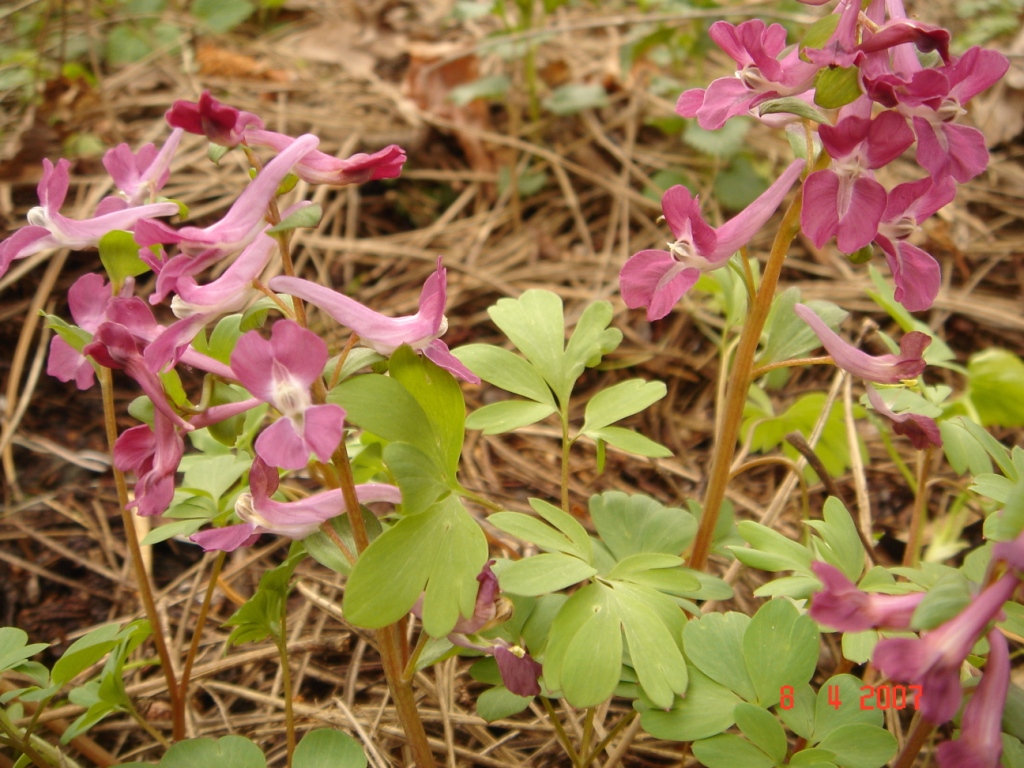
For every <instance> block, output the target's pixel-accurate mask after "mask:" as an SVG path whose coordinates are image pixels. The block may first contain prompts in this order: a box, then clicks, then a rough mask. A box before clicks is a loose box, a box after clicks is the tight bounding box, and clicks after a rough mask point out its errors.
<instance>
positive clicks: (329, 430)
mask: <svg viewBox="0 0 1024 768" xmlns="http://www.w3.org/2000/svg"><path fill="white" fill-rule="evenodd" d="M302 419H303V429H302V439H303V441H304V442H305V443H306V447H307V448H309V450H310V451H312V452H313V453H314V454H316V456H317V458H318V459H320V461H322V462H324V463H325V464H326V463H328V462H330V460H331V456H332V455H333V454H334V451H335V449H336V448H337V447H338V445H339V444H340V443H341V436H342V434H343V433H344V424H345V410H344V409H343V408H342V407H341V406H339V405H333V404H327V405H314V406H311V407H309V408H307V409H306V411H305V413H303V415H302Z"/></svg>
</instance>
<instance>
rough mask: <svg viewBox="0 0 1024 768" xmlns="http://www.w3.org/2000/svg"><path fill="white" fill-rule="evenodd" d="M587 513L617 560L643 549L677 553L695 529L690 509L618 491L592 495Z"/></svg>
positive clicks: (686, 543) (684, 546)
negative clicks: (669, 505)
mask: <svg viewBox="0 0 1024 768" xmlns="http://www.w3.org/2000/svg"><path fill="white" fill-rule="evenodd" d="M590 517H591V519H592V520H593V521H594V527H595V528H596V529H597V533H598V535H599V536H600V537H601V540H602V541H603V542H604V543H605V544H606V545H607V547H608V549H609V550H611V552H612V554H613V555H614V556H615V559H616V560H622V559H624V558H626V557H629V556H630V555H637V554H640V553H644V552H661V553H663V554H666V555H679V554H681V553H682V552H683V550H685V549H686V547H688V546H689V544H690V542H691V541H693V537H694V536H695V535H696V532H697V520H696V518H694V516H693V514H691V513H690V512H688V511H686V510H683V509H679V508H678V507H665V506H663V505H662V504H660V503H658V502H657V501H655V500H654V499H652V498H650V497H649V496H642V495H639V494H637V495H633V496H627V495H626V494H624V493H621V492H619V491H608V492H606V493H602V494H600V495H595V496H591V497H590Z"/></svg>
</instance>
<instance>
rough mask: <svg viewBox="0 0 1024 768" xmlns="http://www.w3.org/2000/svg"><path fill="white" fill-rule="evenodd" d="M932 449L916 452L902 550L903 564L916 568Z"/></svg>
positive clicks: (918, 560) (918, 559)
mask: <svg viewBox="0 0 1024 768" xmlns="http://www.w3.org/2000/svg"><path fill="white" fill-rule="evenodd" d="M931 458H932V449H931V447H930V446H929V447H928V448H926V449H925V450H923V451H918V452H917V487H916V489H915V490H916V493H915V494H914V509H913V511H912V512H911V518H910V533H908V534H907V548H906V550H904V552H903V565H904V566H905V567H907V568H916V567H917V564H918V562H920V560H921V535H922V534H923V533H924V525H925V522H926V520H927V517H928V509H927V506H928V505H927V501H928V467H929V465H930V464H931Z"/></svg>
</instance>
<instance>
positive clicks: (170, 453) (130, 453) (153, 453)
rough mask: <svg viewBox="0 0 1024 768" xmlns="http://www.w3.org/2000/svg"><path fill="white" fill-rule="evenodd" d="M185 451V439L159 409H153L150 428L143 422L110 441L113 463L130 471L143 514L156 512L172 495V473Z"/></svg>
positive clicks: (136, 503) (135, 505) (163, 508)
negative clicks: (112, 447) (112, 445)
mask: <svg viewBox="0 0 1024 768" xmlns="http://www.w3.org/2000/svg"><path fill="white" fill-rule="evenodd" d="M184 453H185V443H184V441H183V440H182V439H181V435H180V434H179V433H178V430H177V429H176V428H175V426H174V422H172V421H171V419H169V418H167V417H166V416H165V415H164V413H163V411H161V410H159V409H157V410H156V411H155V412H154V413H153V428H152V429H151V428H150V427H149V426H147V425H146V424H140V425H139V426H137V427H132V428H131V429H126V430H125V431H124V432H122V433H121V435H120V436H119V437H118V438H117V442H115V443H114V466H115V467H117V468H118V469H119V470H120V471H122V472H127V471H132V472H134V473H135V475H136V477H137V478H138V479H137V480H136V481H135V501H134V502H133V503H132V504H131V505H129V506H130V507H138V511H139V514H140V515H142V516H143V517H152V516H153V515H159V514H161V513H163V512H165V511H166V510H167V508H168V507H169V506H170V505H171V500H172V499H173V498H174V475H175V473H176V472H177V471H178V464H179V463H180V462H181V457H182V456H183V455H184Z"/></svg>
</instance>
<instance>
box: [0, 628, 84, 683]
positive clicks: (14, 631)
mask: <svg viewBox="0 0 1024 768" xmlns="http://www.w3.org/2000/svg"><path fill="white" fill-rule="evenodd" d="M49 647H50V644H49V643H32V644H31V645H28V633H27V632H25V631H24V630H22V629H18V628H17V627H2V628H0V672H6V671H7V670H9V669H13V668H14V667H17V666H19V665H20V664H21V663H22V662H24V661H25V660H26V659H28V658H30V657H32V656H35V655H36V654H37V653H39V652H40V651H42V650H45V649H47V648H49ZM69 650H70V649H69Z"/></svg>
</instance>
